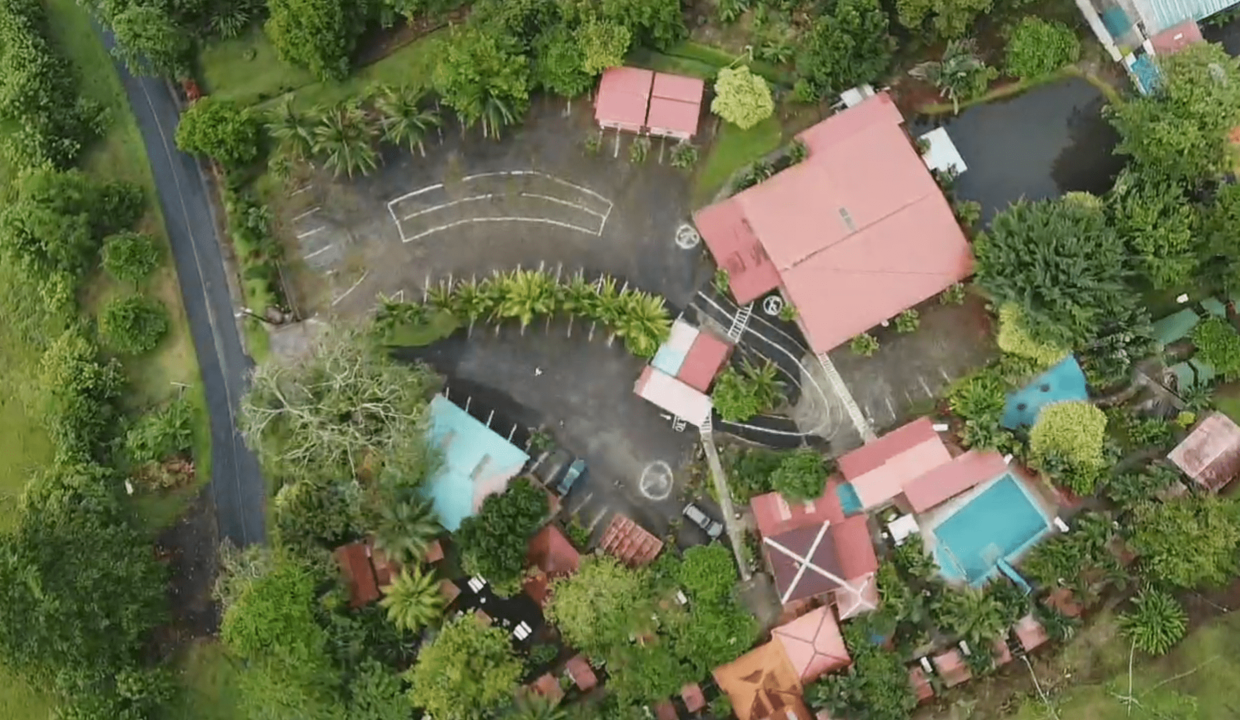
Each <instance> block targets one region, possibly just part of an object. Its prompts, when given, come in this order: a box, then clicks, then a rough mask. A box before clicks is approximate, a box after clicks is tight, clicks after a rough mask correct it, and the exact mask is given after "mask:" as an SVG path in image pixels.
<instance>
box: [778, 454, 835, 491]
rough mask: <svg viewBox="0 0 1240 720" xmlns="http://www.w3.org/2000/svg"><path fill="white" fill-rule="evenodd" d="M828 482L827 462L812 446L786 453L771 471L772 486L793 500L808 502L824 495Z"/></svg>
mask: <svg viewBox="0 0 1240 720" xmlns="http://www.w3.org/2000/svg"><path fill="white" fill-rule="evenodd" d="M826 482H827V463H826V461H825V460H824V459H823V457H822V455H821V454H820V453H819V452H818V451H817V450H814V449H812V448H802V449H800V450H797V451H795V452H791V453H788V454H787V455H784V457H783V459H782V460H780V462H779V467H777V468H775V472H773V473H771V487H773V488H774V489H775V491H776V492H778V493H779V494H780V495H783V496H784V498H786V499H787V500H789V501H791V502H806V501H809V500H814V499H816V498H818V497H819V496H821V495H822V489H823V487H824V486H825V485H826Z"/></svg>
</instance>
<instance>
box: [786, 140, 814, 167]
mask: <svg viewBox="0 0 1240 720" xmlns="http://www.w3.org/2000/svg"><path fill="white" fill-rule="evenodd" d="M808 157H809V146H808V145H806V144H805V143H804V142H803V141H802V140H799V139H798V140H793V141H792V142H791V143H789V144H788V162H789V164H792V165H798V164H800V163H803V162H805V159H806V158H808Z"/></svg>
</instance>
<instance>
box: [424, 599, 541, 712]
mask: <svg viewBox="0 0 1240 720" xmlns="http://www.w3.org/2000/svg"><path fill="white" fill-rule="evenodd" d="M524 672H525V670H524V668H523V666H522V664H521V661H520V660H519V659H517V657H516V655H515V654H514V653H513V651H512V645H510V644H509V642H508V635H507V633H505V632H504V631H503V630H501V629H499V628H493V627H488V626H485V625H483V624H481V623H480V622H478V621H477V620H476V619H475V618H474V617H472V616H469V615H467V616H463V617H460V618H457V619H455V620H450V621H449V622H447V623H446V624H444V626H443V629H442V630H440V632H439V635H437V636H436V637H435V639H434V640H432V641H431V642H430V643H428V644H427V645H424V646H423V647H422V650H421V652H419V653H418V661H417V662H416V663H415V664H414V666H413V667H412V668H410V670H409V672H408V673H406V675H405V677H406V679H407V680H408V681H409V683H410V685H411V686H412V687H411V688H410V690H409V699H410V701H411V702H412V703H413V704H414V706H415V707H420V708H422V709H424V710H425V711H426V712H427V714H429V715H432V716H434V717H436V718H442V720H475V719H477V718H484V717H490V716H491V714H492V713H494V712H495V711H496V710H498V709H500V708H502V707H504V706H506V705H507V704H508V703H510V702H511V701H512V697H513V693H514V691H515V690H516V688H517V682H518V681H519V680H520V679H521V675H522V674H523V673H524Z"/></svg>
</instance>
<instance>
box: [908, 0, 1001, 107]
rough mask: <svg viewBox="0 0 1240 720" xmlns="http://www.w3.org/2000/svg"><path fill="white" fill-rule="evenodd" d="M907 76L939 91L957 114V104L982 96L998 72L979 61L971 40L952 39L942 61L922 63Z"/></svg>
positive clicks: (974, 45)
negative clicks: (924, 82) (926, 83)
mask: <svg viewBox="0 0 1240 720" xmlns="http://www.w3.org/2000/svg"><path fill="white" fill-rule="evenodd" d="M987 2H988V3H989V0H987ZM909 75H912V76H913V77H915V78H917V79H919V80H925V81H926V82H928V83H930V84H932V85H934V86H935V87H936V88H938V89H939V92H940V93H941V94H942V95H943V97H945V98H947V99H948V100H951V102H952V108H953V109H954V110H955V111H956V112H957V113H959V112H960V103H961V102H962V101H967V100H972V99H973V98H976V97H980V96H982V95H984V94H985V93H986V88H987V87H988V86H989V85H990V81H991V80H994V79H995V78H996V77H998V76H999V71H998V70H995V69H994V68H992V67H990V66H989V65H987V64H986V63H984V62H982V61H981V59H980V58H978V56H977V44H976V43H975V42H974V41H973V40H951V41H949V42H948V43H947V48H946V49H945V50H944V51H943V57H942V59H940V60H928V61H926V62H923V63H921V64H919V65H917V66H916V67H914V68H913V69H912V70H910V71H909Z"/></svg>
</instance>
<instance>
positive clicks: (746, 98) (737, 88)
mask: <svg viewBox="0 0 1240 720" xmlns="http://www.w3.org/2000/svg"><path fill="white" fill-rule="evenodd" d="M710 111H711V112H713V113H715V114H716V115H718V116H719V117H721V118H723V119H724V120H727V121H728V122H730V123H732V124H733V125H736V126H737V127H739V128H741V129H742V130H748V129H749V128H751V127H753V126H754V125H757V124H758V123H760V122H762V121H763V120H765V119H767V118H769V117H770V116H771V113H773V112H775V101H774V100H772V99H771V88H770V87H769V86H768V85H767V84H766V80H763V79H762V78H761V77H759V76H757V75H754V74H753V73H752V72H750V71H749V68H747V67H744V66H742V67H737V68H724V69H722V70H720V71H719V77H718V79H717V80H715V99H714V100H712V101H711V103H710Z"/></svg>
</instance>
